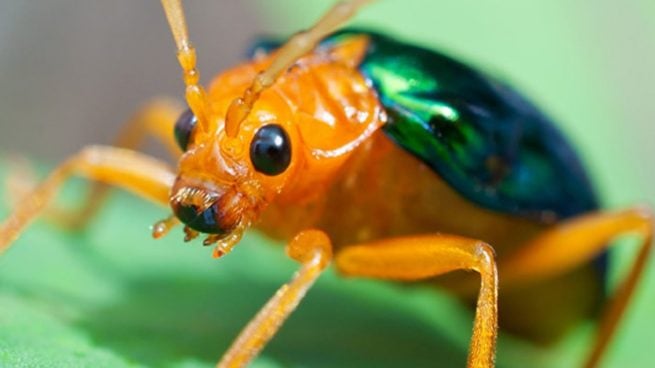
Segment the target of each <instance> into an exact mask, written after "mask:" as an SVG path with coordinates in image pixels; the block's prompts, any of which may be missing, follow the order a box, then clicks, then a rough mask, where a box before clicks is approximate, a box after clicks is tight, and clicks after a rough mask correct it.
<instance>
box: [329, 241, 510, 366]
mask: <svg viewBox="0 0 655 368" xmlns="http://www.w3.org/2000/svg"><path fill="white" fill-rule="evenodd" d="M335 261H336V265H337V267H338V269H339V270H340V271H341V272H343V273H344V274H346V275H351V276H366V277H375V278H380V279H392V280H419V279H425V278H430V277H435V276H438V275H442V274H444V273H447V272H450V271H456V270H473V271H476V272H478V273H479V274H480V277H481V282H480V293H479V296H478V302H477V307H476V313H475V321H474V324H473V336H472V338H471V346H470V351H469V358H468V366H469V367H492V366H493V365H494V357H495V351H496V335H497V330H498V307H497V306H498V304H497V298H498V277H497V273H496V263H495V260H494V251H493V249H492V248H491V246H489V245H488V244H486V243H483V242H481V241H479V240H474V239H468V238H463V237H458V236H452V235H430V236H416V237H406V238H396V239H389V240H382V241H378V242H375V243H370V244H361V245H355V246H351V247H346V248H345V249H344V250H343V251H341V252H340V253H339V254H337V256H336V257H335Z"/></svg>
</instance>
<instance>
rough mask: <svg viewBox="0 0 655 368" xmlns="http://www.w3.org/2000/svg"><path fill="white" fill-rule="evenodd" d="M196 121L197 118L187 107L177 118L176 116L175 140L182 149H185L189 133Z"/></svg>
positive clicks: (187, 144)
mask: <svg viewBox="0 0 655 368" xmlns="http://www.w3.org/2000/svg"><path fill="white" fill-rule="evenodd" d="M197 122H198V119H196V116H195V115H193V112H192V111H191V109H187V110H186V111H185V112H183V113H182V115H180V117H179V118H177V121H176V122H175V140H176V141H177V145H178V146H180V148H181V149H182V151H186V150H187V148H188V146H189V140H190V139H191V133H192V132H193V128H195V126H196V123H197Z"/></svg>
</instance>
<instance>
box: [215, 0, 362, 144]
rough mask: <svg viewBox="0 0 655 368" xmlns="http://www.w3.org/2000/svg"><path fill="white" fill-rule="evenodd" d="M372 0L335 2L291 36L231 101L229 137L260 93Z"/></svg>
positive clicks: (226, 124)
mask: <svg viewBox="0 0 655 368" xmlns="http://www.w3.org/2000/svg"><path fill="white" fill-rule="evenodd" d="M372 1H373V0H345V1H341V2H339V3H337V4H336V5H334V6H333V7H332V8H331V9H330V10H329V11H328V12H327V13H326V14H325V15H324V16H323V17H322V18H321V19H319V21H318V22H317V23H316V24H315V25H314V26H313V27H312V28H310V29H308V30H306V31H303V32H300V33H297V34H296V35H295V36H293V37H291V39H289V41H287V42H286V43H285V44H284V45H283V46H282V47H281V48H280V49H279V50H278V52H277V55H276V57H275V59H273V62H272V63H271V65H270V66H269V67H268V69H266V70H264V71H263V72H260V73H259V74H257V77H255V79H254V80H253V82H252V84H251V85H250V87H248V88H247V89H246V90H245V92H244V93H243V96H241V97H239V98H236V99H234V101H232V103H231V104H230V107H229V108H228V111H227V115H226V117H225V132H226V133H227V135H228V137H232V138H234V137H236V136H237V134H238V132H239V126H240V125H241V122H242V121H243V120H244V119H245V118H246V117H248V114H249V113H250V110H252V106H253V105H254V104H255V102H257V99H259V95H260V94H261V93H262V92H263V91H264V90H265V89H267V88H268V87H270V86H271V85H273V83H275V81H276V80H277V79H278V77H279V76H280V75H281V74H282V73H283V72H284V71H286V70H287V69H289V68H290V67H291V66H292V65H293V63H295V62H296V61H297V60H298V59H299V58H301V57H302V56H304V55H305V54H307V53H308V52H310V51H312V50H313V49H314V48H315V47H316V45H318V43H319V42H320V41H321V40H322V39H323V38H325V37H326V36H327V35H329V34H330V33H332V32H334V31H336V30H337V29H338V28H339V27H340V26H341V25H342V24H343V23H345V22H346V21H348V20H349V19H350V18H352V17H353V16H354V15H355V14H356V13H357V11H358V10H359V8H361V7H362V6H364V5H366V4H368V3H369V2H372Z"/></svg>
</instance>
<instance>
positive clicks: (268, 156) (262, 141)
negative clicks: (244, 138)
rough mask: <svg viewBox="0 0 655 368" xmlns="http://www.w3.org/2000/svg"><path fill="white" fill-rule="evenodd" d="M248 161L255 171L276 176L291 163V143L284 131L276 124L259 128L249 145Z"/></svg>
mask: <svg viewBox="0 0 655 368" xmlns="http://www.w3.org/2000/svg"><path fill="white" fill-rule="evenodd" d="M250 161H252V165H253V166H254V167H255V170H257V171H258V172H260V173H262V174H265V175H270V176H274V175H278V174H281V173H283V172H284V170H286V169H287V167H289V163H290V162H291V142H290V141H289V136H288V135H287V132H285V131H284V129H283V128H282V127H281V126H279V125H277V124H269V125H264V126H263V127H261V128H259V130H258V131H257V133H255V137H254V138H253V140H252V142H251V143H250Z"/></svg>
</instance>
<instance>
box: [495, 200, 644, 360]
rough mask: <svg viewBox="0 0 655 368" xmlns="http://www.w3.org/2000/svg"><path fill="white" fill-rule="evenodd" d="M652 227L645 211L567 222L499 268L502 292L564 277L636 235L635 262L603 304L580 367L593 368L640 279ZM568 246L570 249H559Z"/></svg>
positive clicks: (541, 237) (616, 213)
mask: <svg viewBox="0 0 655 368" xmlns="http://www.w3.org/2000/svg"><path fill="white" fill-rule="evenodd" d="M653 224H654V217H653V214H652V213H651V212H650V211H648V210H646V209H630V210H626V211H621V212H611V213H598V214H591V215H586V216H582V217H579V218H575V219H572V220H570V221H568V222H565V223H563V224H561V225H558V226H556V227H555V228H553V229H552V230H549V231H547V232H546V233H544V234H543V235H541V236H539V237H538V238H537V239H535V240H533V241H532V242H530V243H529V244H527V245H526V246H524V247H522V248H521V249H520V251H519V252H518V253H517V254H516V255H515V256H514V257H512V258H510V259H509V260H508V261H507V262H504V263H502V264H501V265H500V275H501V282H502V284H503V287H514V286H518V285H525V284H529V283H530V282H532V281H537V280H539V279H544V278H547V277H549V276H554V275H557V274H560V273H563V272H566V271H568V270H570V269H572V268H574V267H576V266H578V265H580V264H583V263H586V262H589V261H590V260H591V259H593V258H594V257H595V256H596V255H597V254H598V253H600V252H601V251H602V250H603V249H605V248H607V247H608V246H609V245H610V244H611V243H610V242H611V241H612V240H614V239H615V238H617V237H618V236H621V235H625V234H627V233H637V234H639V235H641V236H642V237H643V240H642V242H641V247H640V250H639V253H638V255H637V258H636V260H635V263H634V265H633V267H632V269H631V270H630V273H629V274H628V276H627V278H626V279H625V281H623V283H622V284H621V285H620V286H619V288H618V290H617V291H616V293H615V295H614V296H613V297H612V298H611V300H610V302H609V303H608V305H607V308H606V310H605V312H604V314H603V317H602V319H601V321H600V325H599V328H598V333H597V337H596V341H595V343H594V347H593V349H592V350H591V352H590V354H589V357H588V359H587V361H586V363H585V367H595V366H597V365H598V363H599V362H600V359H601V357H602V354H603V353H604V352H605V349H606V348H607V346H608V343H609V341H610V339H611V338H612V336H613V335H614V333H615V331H616V328H617V326H618V322H619V320H620V319H621V317H622V316H623V313H624V312H625V308H626V306H627V305H628V302H629V301H630V298H631V297H632V295H633V293H634V290H635V286H636V284H637V282H638V281H639V279H640V277H641V275H642V274H643V271H644V268H645V265H646V261H647V260H648V257H649V255H650V253H651V249H652V246H651V245H652V244H651V242H652V238H653ZM569 244H570V245H571V246H563V245H569Z"/></svg>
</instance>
